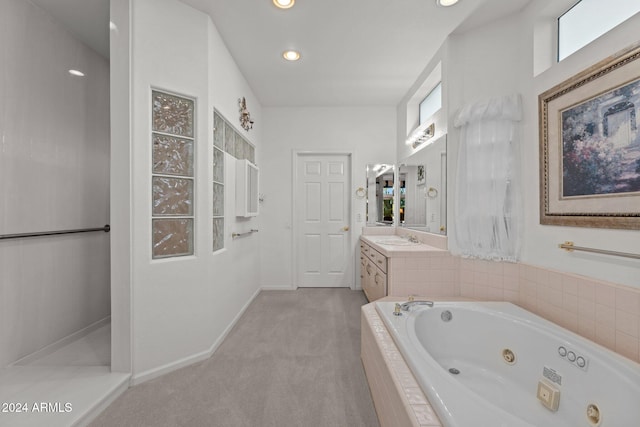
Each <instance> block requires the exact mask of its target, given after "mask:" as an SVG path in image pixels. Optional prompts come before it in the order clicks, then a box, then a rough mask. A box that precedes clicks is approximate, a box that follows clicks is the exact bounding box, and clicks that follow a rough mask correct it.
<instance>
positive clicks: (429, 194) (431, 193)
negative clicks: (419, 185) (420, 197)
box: [427, 187, 438, 199]
mask: <svg viewBox="0 0 640 427" xmlns="http://www.w3.org/2000/svg"><path fill="white" fill-rule="evenodd" d="M427 197H428V198H430V199H435V198H436V197H438V190H436V189H435V188H433V187H429V189H428V190H427Z"/></svg>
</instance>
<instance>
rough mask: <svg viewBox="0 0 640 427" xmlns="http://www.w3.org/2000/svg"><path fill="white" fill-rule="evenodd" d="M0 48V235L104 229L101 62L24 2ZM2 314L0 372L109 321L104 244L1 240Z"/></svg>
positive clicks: (2, 18)
mask: <svg viewBox="0 0 640 427" xmlns="http://www.w3.org/2000/svg"><path fill="white" fill-rule="evenodd" d="M0 40H2V43H1V44H0V234H13V233H26V232H37V231H49V230H62V229H78V228H93V227H102V226H103V225H105V224H107V223H108V222H109V63H108V61H107V60H106V59H104V58H103V57H101V56H100V55H98V54H97V53H95V52H94V51H93V50H91V49H89V48H88V47H86V46H85V45H84V44H82V43H80V42H79V41H77V40H76V39H74V37H73V36H72V35H71V34H70V33H69V32H68V31H67V30H66V29H65V28H64V27H62V26H61V25H60V24H58V23H57V22H56V21H54V20H53V19H52V18H51V17H50V16H49V15H48V14H47V13H46V12H45V11H43V10H42V9H40V8H39V7H37V6H34V5H33V4H31V3H30V2H28V1H24V0H2V1H1V2H0ZM69 69H77V70H81V71H83V72H84V73H85V76H84V77H76V76H72V75H71V74H69V72H68V70H69ZM0 313H1V315H0V316H1V321H0V325H1V326H0V367H3V366H6V365H7V364H9V363H11V362H13V361H15V360H17V359H19V358H21V357H23V356H25V355H27V354H30V353H32V352H34V351H37V350H39V349H41V348H43V347H44V346H46V345H49V344H51V343H53V342H55V341H57V340H59V339H61V338H63V337H65V336H67V335H69V334H71V333H73V332H76V331H78V330H80V329H82V328H84V327H86V326H88V325H90V324H92V323H94V322H96V321H98V320H100V319H103V318H105V317H107V316H109V313H110V302H109V235H108V234H107V233H104V232H95V233H83V234H75V235H67V236H52V237H41V238H29V239H16V240H0Z"/></svg>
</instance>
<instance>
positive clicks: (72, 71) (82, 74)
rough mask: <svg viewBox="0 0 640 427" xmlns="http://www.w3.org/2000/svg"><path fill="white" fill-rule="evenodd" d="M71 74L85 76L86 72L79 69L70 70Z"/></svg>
mask: <svg viewBox="0 0 640 427" xmlns="http://www.w3.org/2000/svg"><path fill="white" fill-rule="evenodd" d="M69 74H71V75H72V76H78V77H84V73H83V72H82V71H78V70H69Z"/></svg>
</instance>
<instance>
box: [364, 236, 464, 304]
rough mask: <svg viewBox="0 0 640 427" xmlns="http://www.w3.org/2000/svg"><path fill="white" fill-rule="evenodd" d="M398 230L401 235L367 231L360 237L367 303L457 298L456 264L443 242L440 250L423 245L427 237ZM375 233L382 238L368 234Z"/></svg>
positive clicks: (425, 243) (438, 243)
mask: <svg viewBox="0 0 640 427" xmlns="http://www.w3.org/2000/svg"><path fill="white" fill-rule="evenodd" d="M371 229H373V230H374V231H371ZM382 229H384V231H382ZM367 230H369V231H367ZM397 230H398V232H400V233H401V234H390V232H394V231H395V229H394V228H391V227H389V228H385V227H366V228H365V229H364V230H363V235H361V236H360V280H361V282H360V283H361V286H362V290H363V291H364V293H365V295H366V296H367V299H368V300H369V301H375V300H377V299H380V298H382V297H385V296H388V295H389V296H408V295H433V296H448V295H456V294H455V292H456V291H457V289H456V287H457V286H458V285H457V281H456V280H455V279H456V274H457V271H456V263H457V262H458V261H457V260H456V259H455V258H454V257H453V256H451V254H450V253H449V251H448V250H446V238H444V245H445V246H444V247H443V245H442V244H440V242H439V241H435V242H434V241H427V242H425V239H429V238H430V237H429V236H428V235H427V233H415V234H409V233H407V232H406V231H405V230H403V229H400V228H399V229H397ZM376 231H378V232H382V233H383V234H368V232H376ZM425 236H426V237H425ZM436 237H439V236H436ZM410 238H411V240H414V241H411V240H409V239H410ZM428 243H432V244H433V245H438V246H440V247H436V246H433V245H432V244H428Z"/></svg>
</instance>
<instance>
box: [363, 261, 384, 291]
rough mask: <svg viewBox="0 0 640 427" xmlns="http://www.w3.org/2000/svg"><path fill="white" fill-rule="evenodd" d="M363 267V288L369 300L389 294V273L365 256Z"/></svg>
mask: <svg viewBox="0 0 640 427" xmlns="http://www.w3.org/2000/svg"><path fill="white" fill-rule="evenodd" d="M361 265H362V264H361ZM362 268H363V270H362V276H363V277H362V290H363V291H364V294H365V295H366V296H367V299H368V300H369V302H373V301H375V300H377V299H380V298H382V297H385V296H386V295H387V275H386V274H385V273H384V272H383V271H382V270H380V269H379V268H378V267H376V266H375V264H374V263H373V262H372V261H371V260H370V259H368V258H367V257H365V260H364V265H363V266H362Z"/></svg>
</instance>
